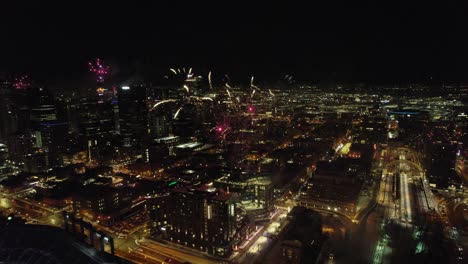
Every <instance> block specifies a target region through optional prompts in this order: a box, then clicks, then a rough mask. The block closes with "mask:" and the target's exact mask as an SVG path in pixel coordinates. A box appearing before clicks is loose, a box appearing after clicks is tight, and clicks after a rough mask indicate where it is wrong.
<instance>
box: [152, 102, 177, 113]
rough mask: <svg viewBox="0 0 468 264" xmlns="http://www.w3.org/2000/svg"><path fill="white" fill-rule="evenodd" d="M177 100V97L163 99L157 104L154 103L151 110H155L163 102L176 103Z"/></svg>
mask: <svg viewBox="0 0 468 264" xmlns="http://www.w3.org/2000/svg"><path fill="white" fill-rule="evenodd" d="M175 102H177V100H175V99H167V100H162V101H159V102H157V103H156V104H154V105H153V107H152V108H151V110H150V111H153V110H154V109H155V108H156V107H158V106H160V105H162V104H167V103H175Z"/></svg>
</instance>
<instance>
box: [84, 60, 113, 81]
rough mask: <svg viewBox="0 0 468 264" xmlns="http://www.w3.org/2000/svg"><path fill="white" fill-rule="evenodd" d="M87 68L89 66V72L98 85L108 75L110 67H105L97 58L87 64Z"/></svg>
mask: <svg viewBox="0 0 468 264" xmlns="http://www.w3.org/2000/svg"><path fill="white" fill-rule="evenodd" d="M88 66H89V71H90V72H93V73H94V74H95V75H96V81H97V82H98V83H102V82H104V79H105V77H106V75H107V74H108V73H109V70H110V67H109V66H107V65H104V64H103V63H102V60H101V59H99V58H97V59H96V61H95V62H94V63H93V62H89V63H88Z"/></svg>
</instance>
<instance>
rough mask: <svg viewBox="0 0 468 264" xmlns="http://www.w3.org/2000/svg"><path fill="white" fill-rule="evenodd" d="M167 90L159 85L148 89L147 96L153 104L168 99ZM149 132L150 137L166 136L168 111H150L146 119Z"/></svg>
mask: <svg viewBox="0 0 468 264" xmlns="http://www.w3.org/2000/svg"><path fill="white" fill-rule="evenodd" d="M168 96H169V90H168V89H167V88H163V87H161V86H158V87H152V88H150V89H148V97H149V98H150V102H151V104H152V105H154V103H155V102H158V101H161V100H165V99H168ZM148 127H149V134H150V137H151V138H152V139H157V138H162V137H166V136H168V135H169V133H170V124H169V117H168V113H165V112H163V111H150V112H149V120H148Z"/></svg>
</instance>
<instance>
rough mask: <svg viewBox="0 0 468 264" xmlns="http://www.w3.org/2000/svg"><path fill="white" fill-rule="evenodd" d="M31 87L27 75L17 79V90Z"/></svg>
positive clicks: (14, 84) (14, 82)
mask: <svg viewBox="0 0 468 264" xmlns="http://www.w3.org/2000/svg"><path fill="white" fill-rule="evenodd" d="M29 86H31V81H30V80H29V77H28V76H27V75H24V76H18V77H15V79H14V80H13V87H14V88H15V89H17V90H24V89H27V88H28V87H29Z"/></svg>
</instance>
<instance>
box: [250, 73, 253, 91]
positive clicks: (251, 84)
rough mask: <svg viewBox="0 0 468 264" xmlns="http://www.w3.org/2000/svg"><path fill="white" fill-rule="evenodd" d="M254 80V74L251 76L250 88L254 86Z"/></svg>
mask: <svg viewBox="0 0 468 264" xmlns="http://www.w3.org/2000/svg"><path fill="white" fill-rule="evenodd" d="M253 81H254V77H253V76H252V77H251V78H250V89H252V87H253Z"/></svg>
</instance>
